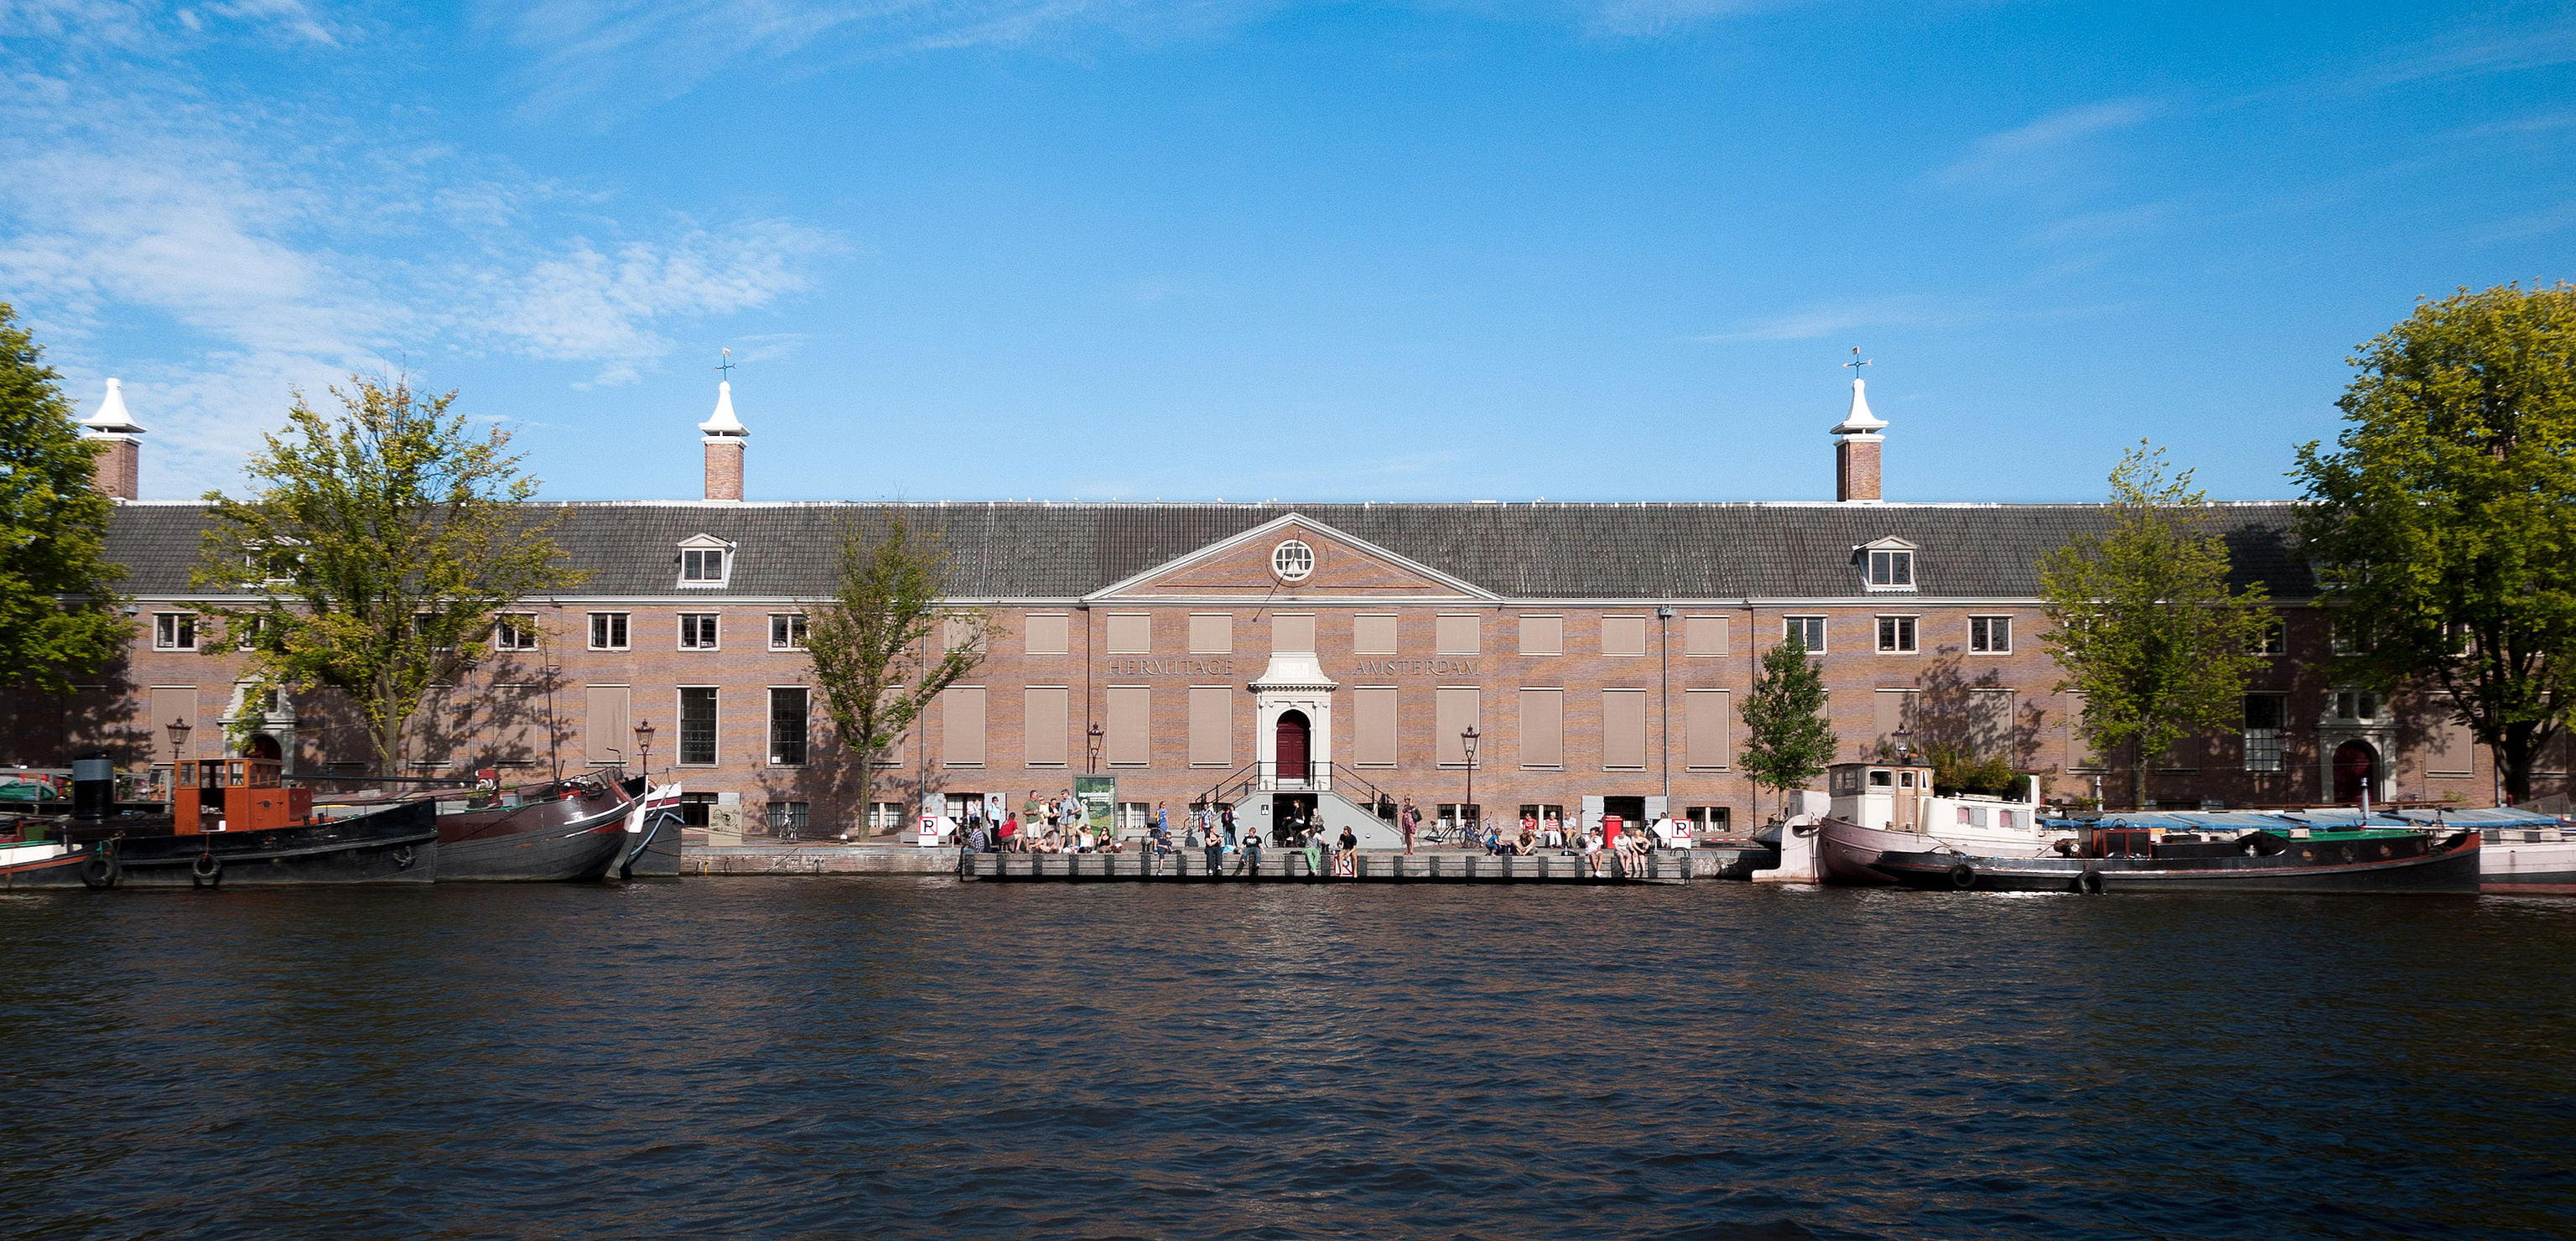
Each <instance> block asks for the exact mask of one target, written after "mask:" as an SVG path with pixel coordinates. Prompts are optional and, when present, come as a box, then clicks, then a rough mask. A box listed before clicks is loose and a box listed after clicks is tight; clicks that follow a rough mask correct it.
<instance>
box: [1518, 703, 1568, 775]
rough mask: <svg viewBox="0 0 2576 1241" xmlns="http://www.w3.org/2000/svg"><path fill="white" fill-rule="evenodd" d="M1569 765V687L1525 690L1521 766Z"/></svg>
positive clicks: (1522, 708)
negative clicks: (1566, 751)
mask: <svg viewBox="0 0 2576 1241" xmlns="http://www.w3.org/2000/svg"><path fill="white" fill-rule="evenodd" d="M1564 765H1565V691H1564V690H1561V689H1524V690H1522V691H1521V766H1523V767H1551V768H1552V767H1563V766H1564Z"/></svg>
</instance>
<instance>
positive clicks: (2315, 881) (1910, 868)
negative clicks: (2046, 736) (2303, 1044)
mask: <svg viewBox="0 0 2576 1241" xmlns="http://www.w3.org/2000/svg"><path fill="white" fill-rule="evenodd" d="M1877 865H1878V869H1879V871H1880V873H1882V874H1885V875H1886V876H1888V877H1889V878H1891V879H1894V880H1895V881H1896V882H1897V883H1899V884H1902V885H1904V886H1906V887H1909V888H1919V889H1931V890H1939V891H1945V892H1948V891H1978V892H2379V893H2467V894H2474V893H2475V892H2477V890H2478V837H2477V833H2475V832H2464V833H2461V834H2460V835H2459V836H2456V837H2453V838H2451V839H2448V840H2443V841H2437V842H2430V844H2429V845H2428V847H2427V849H2426V850H2425V852H2423V853H2422V854H2421V855H2419V856H2414V857H2395V858H2390V859H2387V860H2384V861H2352V862H2336V863H2314V862H2303V861H2301V860H2300V859H2298V858H2297V856H2296V850H2292V851H2291V852H2290V853H2289V854H2285V855H2283V856H2280V857H2231V858H2206V857H2204V858H2171V859H2165V858H2120V857H2112V858H1986V857H1964V856H1961V855H1958V854H1953V853H1890V854H1886V855H1884V856H1882V857H1881V858H1880V859H1879V860H1878V864H1877Z"/></svg>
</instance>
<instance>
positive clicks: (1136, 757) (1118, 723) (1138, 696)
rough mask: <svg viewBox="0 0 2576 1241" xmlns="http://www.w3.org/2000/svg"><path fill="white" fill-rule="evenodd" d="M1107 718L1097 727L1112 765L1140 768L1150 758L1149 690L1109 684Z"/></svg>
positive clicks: (1134, 686) (1152, 704) (1152, 734)
mask: <svg viewBox="0 0 2576 1241" xmlns="http://www.w3.org/2000/svg"><path fill="white" fill-rule="evenodd" d="M1108 715H1109V720H1108V722H1107V723H1105V724H1103V725H1102V726H1101V727H1102V729H1103V731H1104V733H1105V734H1106V735H1104V736H1103V737H1102V738H1101V740H1102V742H1104V743H1105V744H1106V745H1107V746H1108V750H1109V754H1108V760H1109V765H1110V766H1112V767H1142V766H1144V765H1145V764H1147V763H1150V762H1152V761H1154V725H1153V720H1154V701H1153V691H1151V690H1148V689H1146V688H1145V687H1144V686H1142V685H1112V686H1110V687H1109V703H1108Z"/></svg>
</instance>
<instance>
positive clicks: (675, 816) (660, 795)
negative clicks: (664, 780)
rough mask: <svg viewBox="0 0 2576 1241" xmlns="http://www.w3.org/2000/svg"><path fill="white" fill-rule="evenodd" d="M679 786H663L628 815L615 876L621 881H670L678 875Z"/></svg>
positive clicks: (636, 804)
mask: <svg viewBox="0 0 2576 1241" xmlns="http://www.w3.org/2000/svg"><path fill="white" fill-rule="evenodd" d="M685 828H686V825H685V824H684V823H683V822H682V821H681V819H680V785H679V784H678V782H676V781H675V782H673V783H670V784H665V785H662V786H661V787H659V788H656V789H654V790H653V791H652V792H650V793H647V794H645V795H644V796H643V797H642V798H640V799H638V800H637V801H636V803H635V806H634V808H633V809H631V810H629V811H627V813H626V820H625V825H624V831H623V833H622V838H623V843H622V844H621V845H620V846H619V852H618V858H617V864H616V874H617V877H618V878H620V879H669V878H674V877H676V876H678V875H679V873H680V836H681V833H682V832H683V831H684V830H685Z"/></svg>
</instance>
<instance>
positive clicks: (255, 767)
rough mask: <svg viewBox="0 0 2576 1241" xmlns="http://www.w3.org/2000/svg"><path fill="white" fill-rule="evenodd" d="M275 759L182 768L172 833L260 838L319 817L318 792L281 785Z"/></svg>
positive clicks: (173, 791) (224, 761)
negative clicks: (239, 834) (315, 806)
mask: <svg viewBox="0 0 2576 1241" xmlns="http://www.w3.org/2000/svg"><path fill="white" fill-rule="evenodd" d="M282 769H283V764H281V763H279V762H278V760H276V759H273V758H216V759H204V760H191V761H188V762H183V763H180V764H179V773H178V776H177V778H176V779H174V780H173V781H172V782H171V783H172V789H171V795H170V810H171V816H172V819H173V820H174V822H173V823H172V830H173V831H176V832H178V833H179V834H180V835H183V836H184V835H188V834H191V833H195V832H257V831H266V830H268V829H271V828H279V827H293V826H295V825H297V824H300V823H303V822H304V821H305V820H306V819H308V818H310V817H312V814H313V790H311V789H307V788H294V789H290V788H284V787H281V786H280V784H279V775H280V773H281V771H282Z"/></svg>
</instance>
